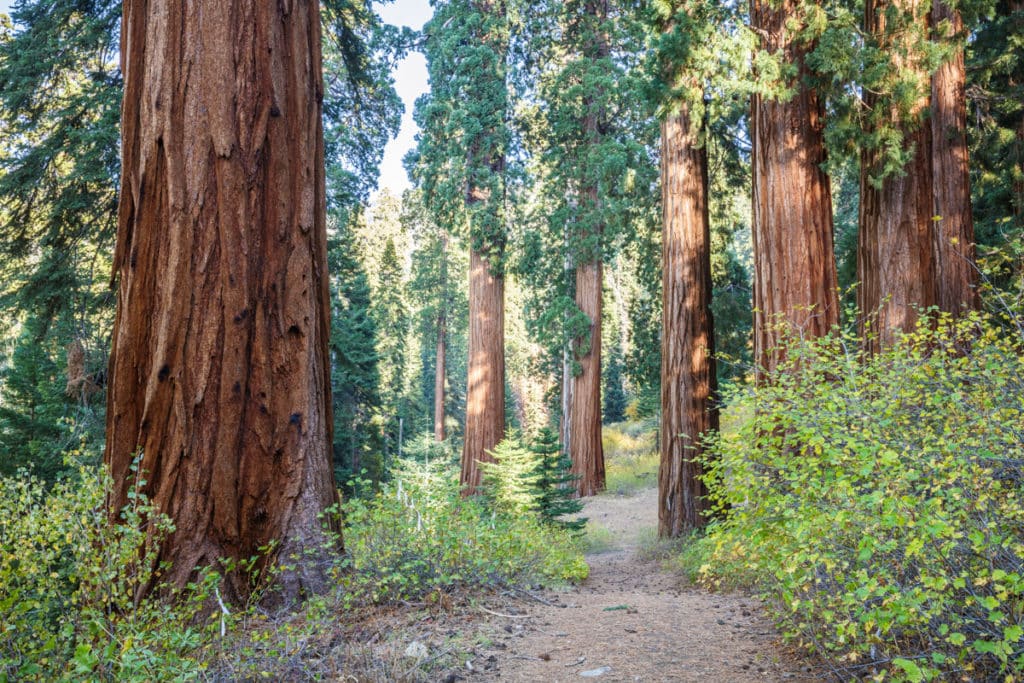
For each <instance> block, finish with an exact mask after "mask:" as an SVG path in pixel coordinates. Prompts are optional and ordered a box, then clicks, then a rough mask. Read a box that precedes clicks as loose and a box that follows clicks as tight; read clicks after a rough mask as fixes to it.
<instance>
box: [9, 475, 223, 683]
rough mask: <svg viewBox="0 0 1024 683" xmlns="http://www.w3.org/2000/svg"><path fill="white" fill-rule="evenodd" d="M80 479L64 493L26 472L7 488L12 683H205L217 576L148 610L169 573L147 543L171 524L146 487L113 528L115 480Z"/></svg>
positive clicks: (68, 482) (66, 484) (69, 481)
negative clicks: (202, 662) (109, 493)
mask: <svg viewBox="0 0 1024 683" xmlns="http://www.w3.org/2000/svg"><path fill="white" fill-rule="evenodd" d="M73 467H74V464H73V462H69V465H68V468H69V471H73V469H72V468H73ZM76 475H77V476H75V477H69V478H66V479H64V480H61V481H59V482H57V483H56V484H54V485H53V486H52V488H51V487H50V486H49V485H48V484H47V483H46V482H44V481H42V480H40V479H38V478H36V477H34V476H32V475H30V474H28V473H25V472H22V473H21V474H20V476H18V477H2V478H0V551H2V552H0V681H15V680H111V681H113V680H116V681H148V680H188V679H192V678H195V677H196V675H197V665H196V662H195V661H194V660H192V659H191V658H190V655H191V654H192V653H194V651H195V650H196V648H197V647H198V646H199V645H200V643H201V642H202V641H203V640H204V637H205V636H204V634H208V633H209V632H210V630H211V628H213V624H212V622H206V621H204V620H202V619H200V618H199V615H200V614H201V612H202V609H201V608H202V606H203V604H204V603H205V602H206V601H207V599H209V598H210V594H211V592H212V591H213V590H215V586H216V584H217V577H216V575H214V574H213V573H212V572H207V573H205V574H203V577H202V579H201V580H200V581H199V582H198V583H197V584H194V585H191V586H189V588H188V590H187V591H178V592H175V593H174V594H173V595H172V594H168V593H167V592H164V593H163V594H161V595H160V596H159V597H158V596H157V595H153V596H151V597H147V598H144V599H142V600H139V599H137V597H136V596H137V595H138V590H139V588H140V587H141V586H144V585H147V584H148V583H149V582H150V581H152V580H154V579H155V578H157V577H156V575H155V572H158V571H159V569H160V568H159V567H158V566H156V564H155V562H154V557H153V556H152V552H148V553H147V552H142V553H141V554H140V548H142V547H144V544H143V541H144V540H145V538H146V536H147V535H150V536H151V537H153V538H158V537H160V536H162V535H164V534H167V533H169V532H170V531H171V529H172V527H171V524H170V522H169V521H168V520H167V518H166V517H163V516H161V515H159V514H157V512H156V511H155V510H154V509H153V508H152V507H151V505H150V504H149V503H148V501H147V500H146V498H145V497H144V496H143V494H142V493H141V492H140V489H141V486H142V483H143V482H141V480H140V481H139V482H138V484H139V486H138V487H137V488H136V490H135V491H133V492H132V494H131V501H132V502H131V504H130V505H129V506H127V507H126V508H125V509H124V510H123V511H122V512H121V515H120V516H121V519H120V520H119V521H120V522H121V523H118V524H111V523H110V520H109V519H108V516H107V512H106V508H105V506H104V491H105V480H104V478H103V477H102V476H101V475H100V474H99V473H98V472H97V471H96V470H95V469H94V468H87V467H78V469H77V472H76ZM150 547H153V546H150Z"/></svg>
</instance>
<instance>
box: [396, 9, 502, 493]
mask: <svg viewBox="0 0 1024 683" xmlns="http://www.w3.org/2000/svg"><path fill="white" fill-rule="evenodd" d="M425 32H426V41H425V51H426V55H427V67H428V71H429V73H430V85H431V91H430V94H429V95H427V96H424V97H423V98H421V100H420V101H419V102H418V103H417V120H418V122H419V124H420V127H421V128H422V130H423V132H422V133H421V136H420V140H419V146H418V148H417V150H416V153H415V155H414V157H413V158H412V159H411V164H412V166H413V168H414V174H415V175H416V177H417V179H418V181H419V183H420V185H421V187H422V189H423V198H424V202H425V203H426V205H427V206H428V208H429V209H430V211H431V212H432V214H433V217H434V220H435V221H436V222H438V223H439V224H442V225H448V226H451V227H452V228H453V230H457V231H459V233H460V234H465V235H466V237H467V238H468V242H469V249H470V265H469V360H468V364H469V367H468V381H467V396H466V423H465V428H464V438H463V453H462V473H461V476H460V481H461V483H462V486H463V487H464V491H465V492H466V493H467V494H472V493H474V492H475V490H476V487H477V485H478V484H479V483H480V472H479V469H478V463H479V462H482V461H487V460H490V459H491V458H490V455H489V454H488V452H489V451H490V449H492V448H494V447H495V446H496V445H497V444H498V442H499V441H501V439H502V438H503V436H504V432H505V351H504V348H505V342H504V318H505V310H504V308H505V285H504V269H505V243H506V239H507V237H506V229H505V202H506V162H507V152H508V145H509V143H508V137H509V133H508V129H507V124H506V119H507V117H508V86H507V82H506V65H507V60H508V46H509V17H508V8H507V5H506V2H505V0H445V1H439V2H437V3H436V4H435V12H434V17H433V19H431V21H430V22H429V23H428V25H427V26H426V28H425Z"/></svg>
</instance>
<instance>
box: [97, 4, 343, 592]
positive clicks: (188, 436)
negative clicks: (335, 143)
mask: <svg viewBox="0 0 1024 683" xmlns="http://www.w3.org/2000/svg"><path fill="white" fill-rule="evenodd" d="M121 41H122V42H121V59H122V70H123V74H124V104H123V109H122V115H123V116H122V119H123V121H122V162H123V173H122V179H121V193H120V198H121V199H120V201H121V204H120V213H119V226H118V236H117V249H116V253H115V276H116V282H117V293H118V304H117V318H116V323H115V327H114V332H113V349H112V351H111V357H110V386H109V394H108V403H107V442H106V451H105V454H104V460H105V463H106V465H107V467H108V468H109V471H110V474H111V476H112V479H113V487H112V490H111V493H110V496H109V499H108V501H107V506H108V510H109V513H110V516H111V519H112V520H116V519H118V515H119V510H121V508H122V507H123V506H124V505H126V504H129V503H130V502H131V498H130V496H129V494H130V492H131V491H132V490H133V489H134V488H135V487H136V486H138V487H140V488H141V489H142V491H144V492H145V493H146V494H147V495H148V496H149V498H150V500H152V502H153V503H155V504H156V506H157V507H158V508H159V509H160V511H161V512H163V513H165V514H167V515H169V516H170V518H171V519H172V520H173V521H174V525H175V531H174V533H173V534H171V535H170V537H169V538H167V539H166V540H164V541H163V542H162V543H161V545H160V547H159V560H160V561H161V562H163V561H166V562H169V563H171V568H170V569H169V570H168V571H167V572H166V573H165V574H164V575H163V578H164V579H165V580H167V581H168V582H170V583H172V584H174V585H177V586H184V585H185V583H186V582H188V581H189V580H191V579H192V578H194V575H195V568H196V567H197V566H219V565H220V562H221V559H222V558H233V559H247V558H250V557H253V556H257V555H260V556H261V559H260V561H259V566H260V567H266V566H267V563H268V562H269V561H270V560H269V558H267V557H266V556H265V555H262V551H261V548H263V547H264V546H266V545H267V544H269V543H271V542H276V543H278V544H279V545H278V546H277V551H276V553H275V554H276V556H277V557H278V558H279V559H280V560H281V562H282V563H284V564H287V565H289V566H290V567H291V568H289V569H286V570H285V572H284V574H283V575H282V577H281V579H282V581H283V586H284V593H285V596H286V597H287V598H297V597H299V596H300V595H301V594H303V593H306V592H311V591H319V590H321V589H323V588H324V587H325V585H326V576H325V574H324V566H325V562H324V560H325V559H326V555H327V553H329V552H330V549H329V548H328V546H327V545H326V542H327V538H326V535H325V533H324V528H323V525H324V521H323V520H321V519H320V518H319V515H320V514H321V513H322V512H323V511H324V510H325V509H326V508H327V507H328V506H330V505H332V504H333V503H336V502H337V494H336V491H335V487H334V481H333V474H332V468H331V425H332V420H331V401H330V377H329V371H328V367H329V361H328V347H327V341H328V332H329V325H328V315H329V312H328V311H329V308H328V287H327V260H326V237H327V234H326V225H325V218H324V213H325V200H324V148H323V144H324V143H323V133H322V126H321V100H322V95H323V86H322V77H321V64H320V14H319V7H318V3H317V2H315V1H313V2H293V3H252V2H241V1H240V0H225V1H224V2H217V3H186V2H181V0H149V1H148V2H140V1H139V0H126V2H125V3H124V15H123V25H122V34H121ZM137 456H138V459H139V463H138V472H135V471H133V469H132V463H133V462H134V461H135V460H136V457H137ZM140 481H144V483H139V482H140ZM251 585H252V584H251V583H250V582H249V580H248V578H247V577H245V576H242V575H240V573H238V572H233V573H229V574H228V575H227V577H226V586H224V587H223V588H222V590H225V589H226V592H227V593H228V596H227V597H230V598H233V599H236V600H241V599H244V598H245V597H246V596H247V595H248V594H249V591H250V586H251ZM149 588H151V587H145V588H144V589H143V590H148V589H149Z"/></svg>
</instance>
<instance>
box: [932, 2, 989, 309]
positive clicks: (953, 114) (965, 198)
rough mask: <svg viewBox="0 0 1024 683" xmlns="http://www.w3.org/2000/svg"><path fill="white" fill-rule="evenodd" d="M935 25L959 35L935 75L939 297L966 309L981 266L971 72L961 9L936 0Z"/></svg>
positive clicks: (943, 304)
mask: <svg viewBox="0 0 1024 683" xmlns="http://www.w3.org/2000/svg"><path fill="white" fill-rule="evenodd" d="M931 16H932V28H933V30H934V31H940V30H942V29H943V28H944V27H948V33H945V34H943V35H941V36H937V37H938V38H943V39H946V40H950V39H951V40H954V41H956V43H957V47H956V49H955V50H954V52H953V54H952V56H951V57H950V58H949V59H948V60H947V61H946V62H944V63H943V64H942V65H941V66H940V67H939V69H938V71H936V72H935V73H934V74H933V75H932V102H931V126H932V148H931V154H932V160H931V162H932V196H933V198H934V204H933V208H932V213H933V214H934V216H935V226H934V227H935V233H934V238H935V244H934V247H935V277H936V283H937V286H938V291H937V293H936V295H937V299H936V303H937V304H938V306H939V308H940V309H941V310H943V311H948V312H950V313H954V314H957V313H961V312H963V311H965V310H971V309H975V308H977V307H978V305H979V300H978V292H977V284H978V270H977V267H976V266H975V254H974V219H973V217H972V215H971V178H970V169H969V167H968V151H967V134H966V131H967V96H966V93H965V89H966V80H967V74H966V70H965V68H964V50H963V47H962V45H961V41H962V40H963V38H962V36H961V34H962V32H963V30H964V26H963V19H961V17H960V12H959V11H957V10H955V9H953V8H951V7H950V6H949V5H948V4H947V3H945V2H941V1H940V0H935V2H934V4H933V5H932V15H931Z"/></svg>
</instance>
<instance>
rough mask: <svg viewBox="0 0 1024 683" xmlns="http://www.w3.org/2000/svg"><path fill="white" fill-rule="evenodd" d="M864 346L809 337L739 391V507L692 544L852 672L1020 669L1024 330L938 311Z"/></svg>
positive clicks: (714, 577) (719, 482)
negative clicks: (912, 327)
mask: <svg viewBox="0 0 1024 683" xmlns="http://www.w3.org/2000/svg"><path fill="white" fill-rule="evenodd" d="M935 330H938V331H935ZM857 348H858V344H857V340H856V339H853V338H850V337H846V336H841V335H837V336H832V337H829V338H826V339H823V340H820V341H817V342H811V343H804V344H798V345H797V344H795V345H793V346H791V347H790V348H789V349H788V351H787V353H788V358H789V360H788V362H787V364H786V366H785V367H784V368H782V369H781V371H780V372H779V373H778V374H776V375H774V376H772V377H771V378H770V381H769V383H768V384H766V385H765V386H763V387H761V388H759V389H758V390H757V392H756V393H755V394H753V395H746V396H737V397H733V401H734V402H736V401H741V402H751V403H752V404H753V408H754V410H753V411H749V412H748V414H750V419H749V421H748V422H747V423H746V424H745V425H743V426H742V427H740V428H739V430H738V431H737V432H736V433H734V434H730V435H724V436H720V437H718V438H717V440H715V441H713V448H712V452H711V455H710V457H709V460H708V462H707V467H708V468H709V470H710V474H709V485H710V487H711V490H712V491H713V495H715V496H717V505H718V506H719V508H720V510H721V511H722V513H723V520H722V521H719V522H716V523H714V524H713V525H712V526H711V527H710V529H709V530H708V533H707V535H706V537H704V538H702V539H701V540H700V541H699V542H697V543H696V544H693V545H691V546H690V550H688V551H687V552H688V553H689V556H688V557H687V558H686V561H687V562H688V563H689V564H690V566H692V567H694V569H695V574H696V575H697V576H698V577H699V578H700V579H701V580H702V581H704V582H705V583H709V584H721V583H729V582H734V581H736V580H737V579H738V578H739V579H742V580H745V581H747V582H749V583H751V584H753V585H755V586H757V587H759V588H760V590H761V591H762V592H763V594H764V595H765V597H766V598H768V600H769V602H770V603H771V604H773V605H775V606H776V607H777V616H778V619H779V621H780V622H781V624H782V626H783V629H784V632H785V634H786V635H787V636H788V637H790V638H792V639H795V640H797V641H799V642H800V643H801V644H803V645H805V646H807V647H809V648H811V649H813V650H815V651H817V652H818V653H820V654H821V655H823V656H825V657H827V658H829V659H830V660H832V661H833V662H834V664H835V665H836V666H838V667H842V668H845V669H846V670H847V671H848V672H849V673H851V674H864V673H868V674H871V675H874V676H875V677H876V678H877V679H881V678H883V677H892V678H893V679H894V680H908V681H920V680H934V679H939V678H947V677H953V676H954V675H955V676H965V677H967V678H969V679H972V680H994V679H995V678H996V677H999V679H1000V680H1003V678H1004V677H1006V678H1005V679H1006V680H1013V676H1015V675H1019V674H1020V673H1021V672H1022V671H1024V473H1022V464H1024V438H1022V437H1024V432H1022V428H1024V360H1022V357H1021V347H1020V343H1019V340H1014V339H1007V338H1006V337H1004V336H1002V335H1001V334H1000V333H999V332H998V325H996V324H995V323H994V322H993V321H991V320H989V319H985V318H983V317H981V316H977V317H972V318H971V319H969V320H965V321H962V322H960V323H953V322H951V321H949V320H948V319H941V320H939V321H938V322H937V323H936V322H935V321H925V322H924V323H922V326H921V328H920V329H919V331H918V332H917V333H915V334H913V335H908V336H906V337H905V338H904V339H902V340H901V341H900V342H899V343H898V344H896V345H895V346H894V347H893V348H892V349H891V350H888V351H885V352H883V353H880V354H878V355H876V356H875V357H871V358H867V357H864V356H862V355H861V354H860V353H859V352H857V351H855V350H854V349H857ZM1008 676H1009V677H1008Z"/></svg>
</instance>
